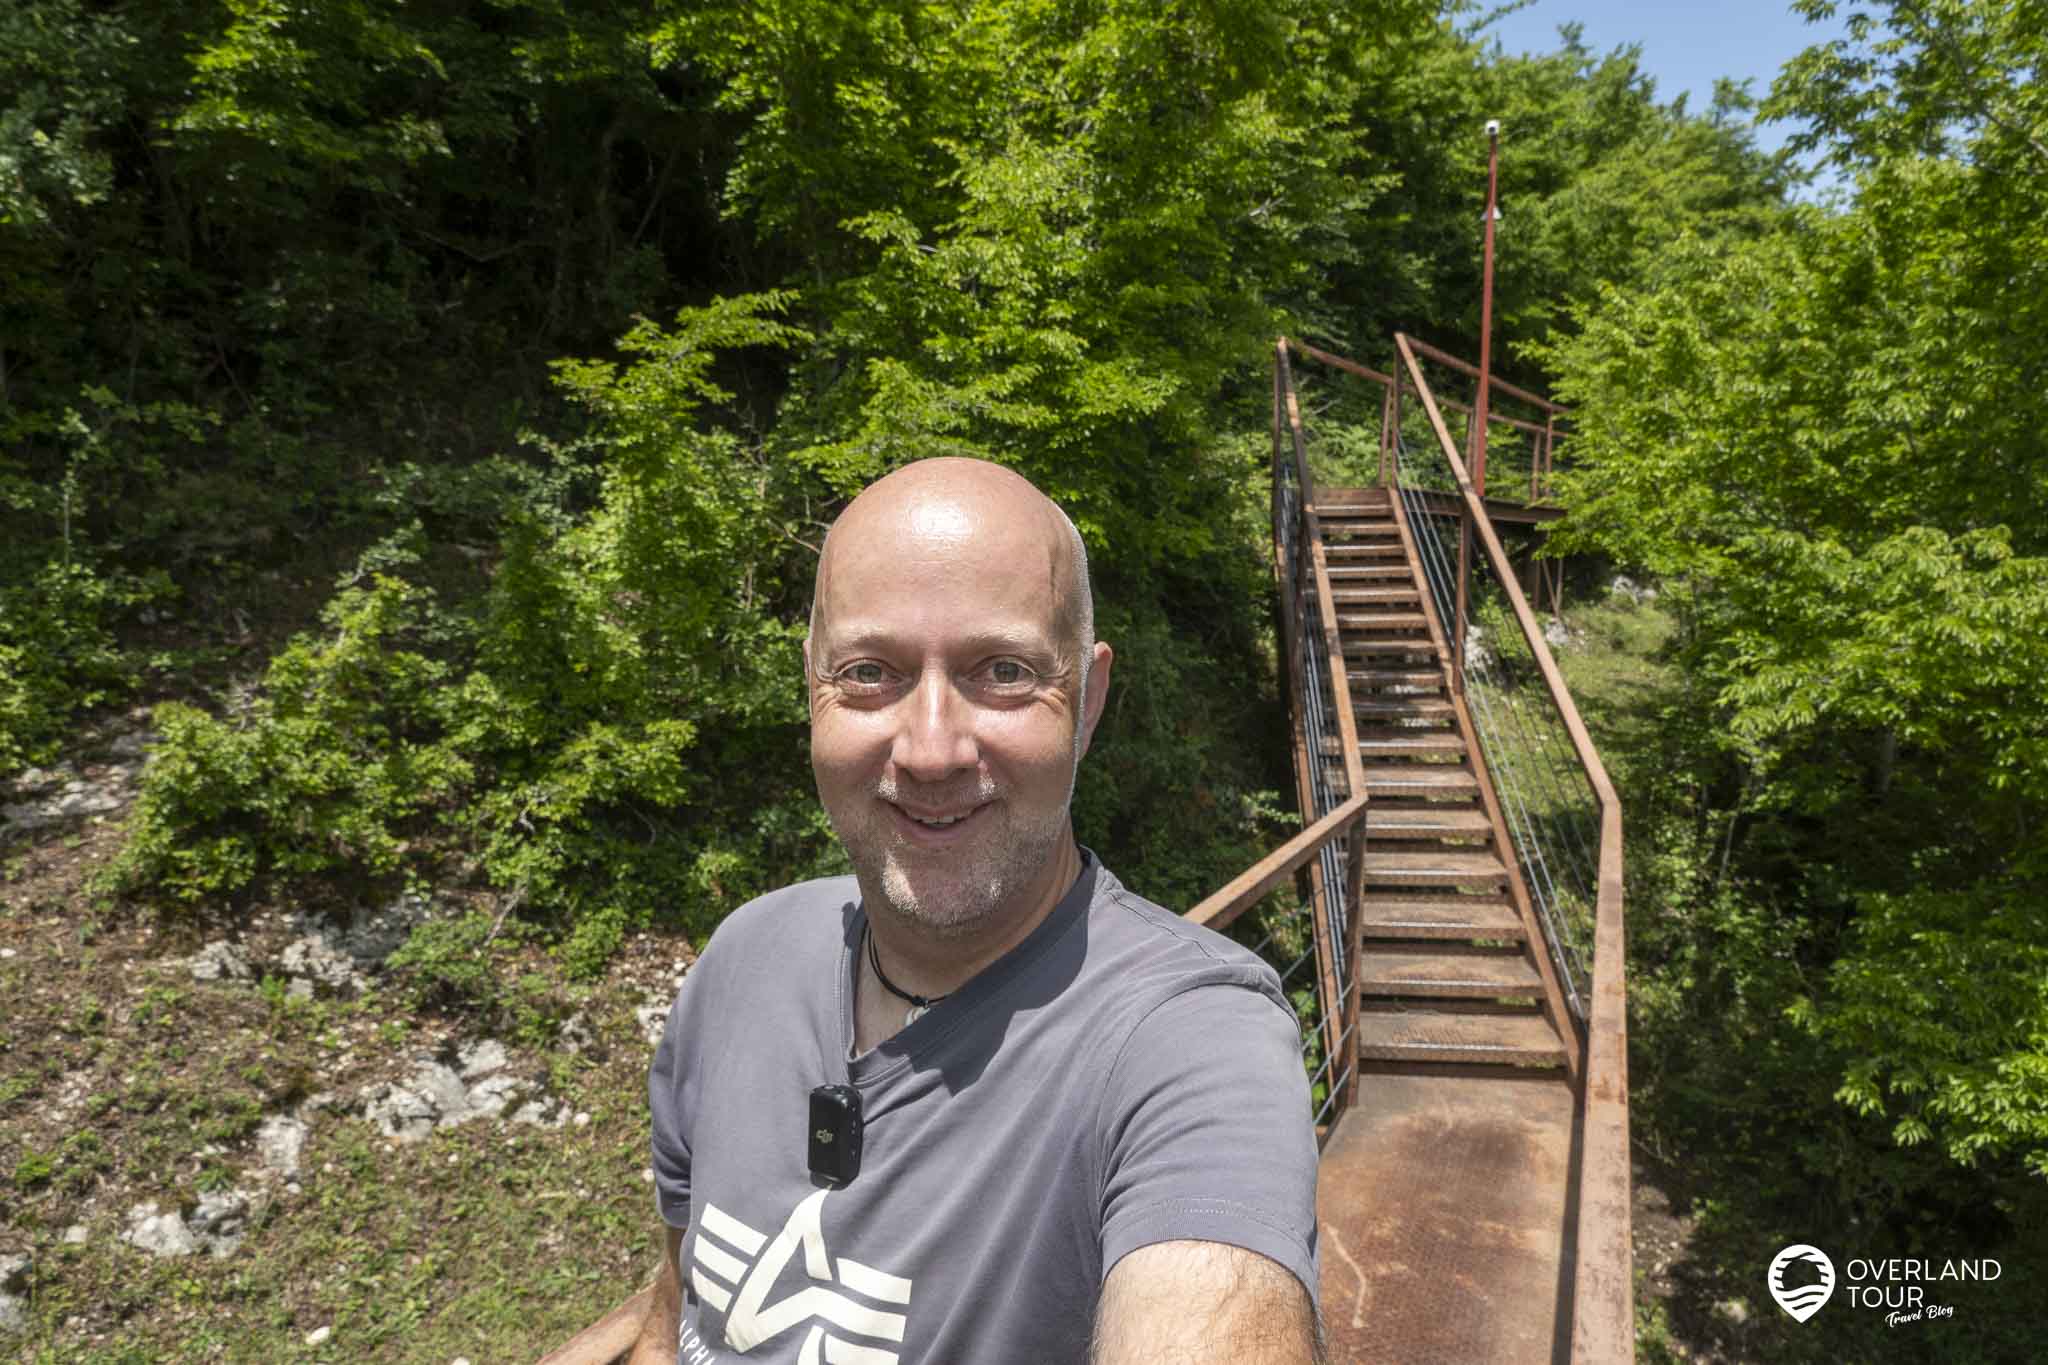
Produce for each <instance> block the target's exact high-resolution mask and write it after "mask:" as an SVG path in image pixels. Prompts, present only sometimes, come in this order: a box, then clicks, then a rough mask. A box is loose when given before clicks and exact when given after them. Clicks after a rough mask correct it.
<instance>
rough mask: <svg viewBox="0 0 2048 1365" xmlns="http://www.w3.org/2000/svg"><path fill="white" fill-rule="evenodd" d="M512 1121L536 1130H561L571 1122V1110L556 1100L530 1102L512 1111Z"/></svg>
mask: <svg viewBox="0 0 2048 1365" xmlns="http://www.w3.org/2000/svg"><path fill="white" fill-rule="evenodd" d="M511 1121H512V1122H513V1123H524V1124H530V1125H531V1126H533V1127H535V1128H560V1127H561V1126H562V1125H563V1124H565V1123H567V1122H568V1121H569V1110H568V1108H567V1106H565V1105H564V1104H563V1103H562V1102H561V1101H560V1100H556V1099H539V1100H528V1101H527V1102H526V1103H525V1104H522V1105H520V1106H519V1107H518V1108H517V1109H515V1110H513V1111H512V1119H511Z"/></svg>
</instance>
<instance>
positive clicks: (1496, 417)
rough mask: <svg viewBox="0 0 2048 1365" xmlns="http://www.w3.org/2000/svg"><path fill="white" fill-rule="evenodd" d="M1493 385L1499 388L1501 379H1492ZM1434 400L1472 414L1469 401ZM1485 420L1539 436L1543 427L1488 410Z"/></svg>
mask: <svg viewBox="0 0 2048 1365" xmlns="http://www.w3.org/2000/svg"><path fill="white" fill-rule="evenodd" d="M1493 385H1494V387H1495V388H1499V387H1500V386H1501V381H1500V380H1498V379H1496V380H1494V381H1493ZM1436 401H1437V402H1439V403H1441V404H1443V405H1444V407H1446V408H1448V409H1449V410H1450V411H1452V412H1462V413H1464V414H1465V415H1466V416H1467V417H1470V416H1471V415H1472V405H1471V404H1470V403H1461V402H1459V401H1458V400H1457V399H1455V398H1439V399H1437V400H1436ZM1486 421H1487V424H1488V425H1489V426H1507V427H1515V428H1518V429H1519V430H1522V431H1526V432H1528V433H1529V434H1530V435H1531V436H1541V435H1542V434H1543V428H1542V427H1539V426H1537V425H1536V424H1535V423H1534V422H1531V421H1527V420H1525V419H1523V418H1520V417H1510V416H1508V414H1506V413H1504V412H1489V413H1487V414H1486Z"/></svg>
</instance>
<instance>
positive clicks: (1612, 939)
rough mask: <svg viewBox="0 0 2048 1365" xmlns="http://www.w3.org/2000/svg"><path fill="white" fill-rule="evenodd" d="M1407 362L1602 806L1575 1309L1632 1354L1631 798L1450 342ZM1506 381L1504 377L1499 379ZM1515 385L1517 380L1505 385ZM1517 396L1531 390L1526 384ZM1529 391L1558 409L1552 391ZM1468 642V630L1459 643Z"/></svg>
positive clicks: (1589, 1336)
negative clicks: (1464, 401) (1532, 589)
mask: <svg viewBox="0 0 2048 1365" xmlns="http://www.w3.org/2000/svg"><path fill="white" fill-rule="evenodd" d="M1394 345H1395V348H1396V350H1397V351H1398V352H1399V353H1400V357H1401V362H1402V364H1403V365H1404V366H1405V367H1406V370H1407V373H1408V376H1409V377H1410V378H1411V379H1412V380H1413V382H1414V385H1415V391H1416V395H1417V396H1418V397H1419V398H1421V399H1422V404H1423V409H1424V411H1425V413H1426V414H1427V415H1428V417H1429V424H1430V427H1431V429H1432V430H1433V431H1434V432H1435V434H1436V438H1437V443H1438V445H1440V446H1441V447H1442V449H1443V454H1444V459H1445V461H1446V462H1447V463H1448V464H1449V465H1450V468H1451V473H1452V476H1453V477H1454V478H1455V479H1456V480H1457V484H1458V493H1459V496H1460V498H1461V499H1462V500H1463V502H1464V507H1465V522H1466V525H1467V526H1468V527H1470V528H1471V530H1472V532H1473V534H1474V535H1475V537H1476V539H1477V541H1478V543H1479V546H1480V548H1481V549H1482V550H1483V552H1484V553H1485V555H1486V557H1487V561H1488V562H1489V563H1490V564H1491V565H1492V567H1493V571H1494V574H1495V575H1496V577H1497V578H1498V579H1499V581H1500V585H1501V590H1502V592H1503V593H1504V594H1505V595H1506V597H1507V599H1508V604H1509V606H1510V607H1511V608H1512V609H1513V611H1514V616H1515V621H1516V624H1517V625H1518V626H1519V627H1520V629H1521V632H1522V635H1523V637H1524V638H1525V640H1526V641H1527V642H1528V645H1529V651H1530V654H1531V656H1532V657H1533V658H1534V659H1535V661H1536V667H1537V671H1538V672H1539V673H1540V674H1541V675H1542V678H1543V683H1544V686H1545V688H1546V689H1547V690H1548V691H1549V693H1550V699H1551V703H1552V705H1553V706H1555V708H1556V710H1557V713H1558V716H1559V718H1560V719H1561V720H1562V721H1563V722H1564V726H1565V730H1566V733H1567V734H1568V735H1569V736H1570V738H1571V743H1572V749H1573V752H1574V754H1575V756H1576V757H1577V759H1578V762H1579V764H1580V767H1581V768H1582V769H1583V770H1584V772H1585V774H1586V779H1587V781H1588V782H1589V783H1590V784H1591V786H1592V788H1593V793H1594V797H1595V799H1596V800H1597V801H1598V803H1599V807H1600V851H1599V858H1600V872H1599V877H1600V885H1599V892H1598V894H1597V896H1596V898H1595V910H1594V951H1593V983H1592V1004H1591V1007H1590V1009H1589V1011H1588V1015H1587V1020H1586V1035H1585V1036H1586V1059H1585V1066H1584V1070H1583V1073H1582V1076H1581V1085H1582V1087H1583V1091H1582V1094H1583V1103H1582V1109H1581V1112H1582V1114H1583V1128H1582V1132H1583V1135H1584V1146H1583V1148H1582V1155H1581V1159H1580V1167H1579V1171H1580V1174H1579V1217H1578V1229H1577V1233H1578V1237H1577V1264H1576V1266H1575V1267H1574V1291H1573V1309H1572V1358H1573V1359H1574V1360H1584V1361H1595V1360H1599V1361H1606V1360H1629V1359H1633V1358H1634V1351H1635V1345H1634V1341H1635V1316H1634V1299H1633V1288H1634V1279H1633V1262H1632V1251H1631V1248H1630V1244H1629V1223H1630V1217H1631V1209H1630V1200H1629V1154H1628V1017H1627V1000H1626V984H1625V982H1626V964H1625V961H1624V941H1625V934H1624V928H1623V922H1622V913H1623V912H1622V859H1621V803H1620V801H1619V799H1618V798H1617V797H1616V796H1615V792H1614V785H1613V783H1612V782H1610V781H1609V780H1608V777H1607V769H1606V767H1605V766H1604V765H1603V764H1602V763H1601V762H1600V756H1599V754H1598V753H1597V752H1595V751H1594V748H1593V741H1592V738H1591V736H1590V735H1588V734H1587V732H1586V725H1585V721H1584V720H1583V719H1581V718H1580V716H1579V709H1578V706H1577V705H1576V704H1575V703H1574V702H1573V701H1572V697H1571V693H1570V691H1569V690H1567V689H1566V687H1565V685H1564V676H1563V674H1562V673H1560V672H1559V671H1558V667H1557V661H1556V660H1555V659H1554V658H1552V657H1551V653H1550V647H1549V645H1548V643H1547V642H1546V641H1545V640H1544V638H1543V632H1542V631H1541V630H1540V629H1539V628H1538V627H1537V625H1536V618H1535V614H1534V613H1533V612H1532V611H1531V610H1530V608H1529V603H1528V599H1527V598H1525V597H1524V596H1523V594H1522V590H1521V586H1520V585H1519V584H1518V583H1516V581H1515V576H1514V573H1513V571H1512V569H1511V568H1510V567H1509V564H1508V557H1507V551H1506V550H1505V549H1504V548H1503V547H1502V545H1501V542H1500V536H1499V535H1498V533H1497V532H1495V530H1494V528H1493V521H1492V519H1491V518H1490V517H1489V516H1487V513H1486V506H1485V503H1484V501H1483V500H1482V499H1481V498H1480V496H1479V493H1478V491H1477V490H1476V489H1475V488H1474V487H1473V485H1472V478H1471V475H1470V474H1469V473H1468V472H1467V471H1466V468H1465V462H1464V461H1463V460H1462V459H1461V458H1460V457H1459V454H1458V447H1457V443H1456V442H1454V441H1453V440H1452V439H1451V434H1450V431H1449V429H1448V428H1447V427H1446V426H1445V424H1444V419H1443V413H1442V412H1441V411H1440V410H1439V409H1438V407H1437V403H1436V399H1435V396H1434V395H1433V394H1432V393H1431V391H1430V387H1429V382H1428V381H1427V380H1426V379H1425V378H1424V377H1423V374H1422V366H1421V363H1420V362H1419V361H1418V360H1417V358H1416V354H1417V351H1418V350H1420V351H1423V352H1424V353H1426V354H1430V355H1431V358H1432V359H1443V360H1446V361H1447V362H1448V360H1449V358H1447V357H1444V356H1443V353H1442V352H1440V351H1435V350H1434V348H1429V347H1425V346H1423V345H1422V344H1421V343H1418V342H1415V341H1414V340H1413V339H1412V338H1410V337H1408V336H1406V335H1405V334H1403V333H1399V332H1397V333H1395V334H1394ZM1495 382H1496V383H1497V382H1498V381H1495ZM1501 387H1502V389H1503V391H1504V392H1511V390H1509V388H1508V386H1506V385H1502V386H1501ZM1515 396H1516V397H1523V396H1524V395H1523V394H1521V393H1519V392H1516V393H1515ZM1528 399H1529V400H1532V401H1536V402H1538V403H1541V404H1542V405H1543V406H1545V407H1546V408H1553V409H1554V405H1552V404H1549V403H1548V402H1547V401H1545V400H1541V399H1536V398H1535V396H1534V395H1528ZM1458 649H1459V651H1460V653H1462V650H1463V636H1462V630H1461V632H1460V640H1459V644H1458Z"/></svg>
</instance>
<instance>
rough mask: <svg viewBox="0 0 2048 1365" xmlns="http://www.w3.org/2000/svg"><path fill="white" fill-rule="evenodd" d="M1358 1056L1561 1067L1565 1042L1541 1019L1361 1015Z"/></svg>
mask: <svg viewBox="0 0 2048 1365" xmlns="http://www.w3.org/2000/svg"><path fill="white" fill-rule="evenodd" d="M1358 1030H1359V1032H1358V1055H1359V1056H1360V1057H1368V1058H1371V1059H1373V1060H1374V1061H1402V1062H1453V1063H1456V1062H1477V1063H1484V1064H1487V1065H1493V1066H1499V1065H1503V1064H1505V1065H1509V1066H1563V1065H1564V1062H1565V1051H1564V1046H1565V1045H1564V1041H1563V1040H1562V1039H1560V1038H1559V1037H1558V1036H1557V1030H1556V1029H1554V1028H1552V1027H1551V1026H1550V1021H1549V1020H1548V1019H1545V1018H1544V1017H1543V1016H1542V1015H1540V1014H1534V1013H1517V1014H1455V1013H1449V1012H1443V1011H1436V1010H1398V1011H1397V1010H1365V1011H1361V1012H1360V1014H1359V1016H1358Z"/></svg>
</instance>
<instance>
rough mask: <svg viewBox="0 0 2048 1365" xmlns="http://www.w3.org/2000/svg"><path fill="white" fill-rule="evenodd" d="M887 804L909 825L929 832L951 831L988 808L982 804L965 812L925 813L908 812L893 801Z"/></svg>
mask: <svg viewBox="0 0 2048 1365" xmlns="http://www.w3.org/2000/svg"><path fill="white" fill-rule="evenodd" d="M889 804H890V805H891V806H892V807H894V808H895V810H896V813H897V814H899V815H901V816H902V817H903V818H904V819H905V820H908V821H909V822H910V823H911V824H913V825H916V826H917V827H918V828H920V829H929V830H942V829H952V828H953V827H954V826H955V825H958V824H960V823H961V822H962V821H965V820H971V819H973V818H974V817H975V816H977V815H979V814H980V813H981V812H982V811H984V810H986V809H987V808H988V803H987V802H983V803H982V804H981V805H978V806H970V807H968V808H967V809H966V810H956V811H951V812H932V813H926V812H922V811H914V810H910V809H909V808H907V807H904V806H900V805H897V804H896V803H895V802H894V801H891V802H890V803H889Z"/></svg>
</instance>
